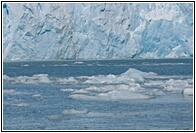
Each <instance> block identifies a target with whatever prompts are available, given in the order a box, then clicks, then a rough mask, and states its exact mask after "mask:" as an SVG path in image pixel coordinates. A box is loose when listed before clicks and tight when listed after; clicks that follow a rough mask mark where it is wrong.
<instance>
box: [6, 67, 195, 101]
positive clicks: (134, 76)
mask: <svg viewBox="0 0 196 133" xmlns="http://www.w3.org/2000/svg"><path fill="white" fill-rule="evenodd" d="M3 81H4V82H5V83H9V84H63V85H66V84H67V85H69V84H71V85H84V86H88V87H86V88H83V87H82V89H77V88H73V89H67V88H65V89H60V91H62V92H69V93H71V94H70V95H69V98H74V99H83V100H100V99H102V100H113V101H119V100H132V99H150V98H155V97H157V96H162V95H165V94H166V93H180V92H184V93H183V94H184V95H192V92H191V91H190V90H189V89H187V88H193V79H192V77H182V76H159V75H157V74H156V73H153V72H142V71H139V70H137V69H134V68H129V69H128V70H127V71H126V72H124V73H122V74H119V75H114V74H108V75H94V76H79V77H67V78H62V77H61V78H59V77H50V76H49V75H48V74H35V75H33V76H32V77H28V76H18V77H9V76H7V75H3ZM4 93H13V92H12V91H7V92H6V91H5V92H4ZM32 97H34V98H35V97H36V96H32Z"/></svg>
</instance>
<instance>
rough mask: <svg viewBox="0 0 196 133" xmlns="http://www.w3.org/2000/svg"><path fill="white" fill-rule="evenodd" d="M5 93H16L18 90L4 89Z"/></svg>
mask: <svg viewBox="0 0 196 133" xmlns="http://www.w3.org/2000/svg"><path fill="white" fill-rule="evenodd" d="M3 93H4V94H13V93H16V91H15V90H13V89H10V90H3Z"/></svg>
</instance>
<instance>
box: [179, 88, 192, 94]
mask: <svg viewBox="0 0 196 133" xmlns="http://www.w3.org/2000/svg"><path fill="white" fill-rule="evenodd" d="M182 93H183V95H185V96H193V88H186V89H184V90H183V91H182Z"/></svg>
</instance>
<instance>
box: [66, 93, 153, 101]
mask: <svg viewBox="0 0 196 133" xmlns="http://www.w3.org/2000/svg"><path fill="white" fill-rule="evenodd" d="M69 98H73V99H79V100H102V101H121V100H135V99H151V98H154V97H153V96H148V95H144V94H141V93H133V92H130V91H111V92H108V93H100V94H97V95H95V96H90V95H84V94H72V95H70V96H69Z"/></svg>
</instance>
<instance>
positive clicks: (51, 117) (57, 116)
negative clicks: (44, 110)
mask: <svg viewBox="0 0 196 133" xmlns="http://www.w3.org/2000/svg"><path fill="white" fill-rule="evenodd" d="M46 118H47V119H48V120H58V119H59V118H60V116H59V115H49V116H47V117H46Z"/></svg>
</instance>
